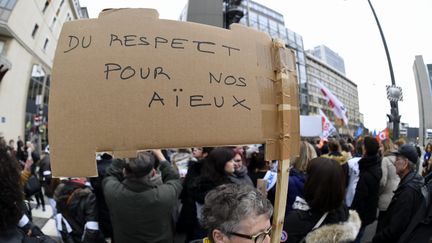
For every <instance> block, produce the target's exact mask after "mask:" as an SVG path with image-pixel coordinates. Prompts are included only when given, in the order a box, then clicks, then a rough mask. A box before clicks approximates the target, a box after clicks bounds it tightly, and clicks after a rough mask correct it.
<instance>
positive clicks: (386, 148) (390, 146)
mask: <svg viewBox="0 0 432 243" xmlns="http://www.w3.org/2000/svg"><path fill="white" fill-rule="evenodd" d="M381 144H382V145H383V148H384V151H383V154H384V155H385V154H388V153H390V152H391V151H392V150H394V145H393V143H392V141H391V140H390V139H384V140H382V141H381Z"/></svg>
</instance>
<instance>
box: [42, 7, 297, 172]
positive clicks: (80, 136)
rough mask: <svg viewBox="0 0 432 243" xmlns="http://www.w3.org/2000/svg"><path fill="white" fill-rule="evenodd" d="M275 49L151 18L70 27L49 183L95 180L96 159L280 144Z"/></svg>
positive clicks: (61, 47) (53, 102)
mask: <svg viewBox="0 0 432 243" xmlns="http://www.w3.org/2000/svg"><path fill="white" fill-rule="evenodd" d="M271 45H272V40H271V38H270V37H269V36H268V35H266V34H265V33H262V32H258V31H255V30H253V29H250V28H247V27H244V26H241V25H233V26H232V27H231V30H226V29H221V28H217V27H213V26H206V25H201V24H196V23H189V22H180V21H171V20H161V19H158V13H157V12H156V11H155V10H150V9H118V10H110V11H107V12H103V13H101V15H100V16H99V18H98V19H90V20H78V21H71V22H66V23H65V24H64V26H63V29H62V32H61V36H60V39H59V42H58V46H57V50H56V55H55V60H54V67H53V81H52V84H51V91H50V103H49V109H50V133H49V136H50V137H49V139H50V147H51V159H52V169H53V174H54V176H95V175H97V170H96V162H95V152H99V151H113V153H114V155H115V156H120V157H122V156H126V157H127V156H132V155H133V152H135V151H137V150H142V149H151V148H172V147H192V146H204V145H206V146H217V145H228V144H250V143H266V142H267V141H269V140H277V139H278V138H279V133H278V129H279V128H278V120H277V115H278V114H277V107H276V106H275V103H276V97H275V87H274V84H273V83H274V80H275V74H274V71H273V67H272V61H271ZM288 55H289V60H288V62H289V63H288V65H287V68H288V69H289V70H293V71H294V73H295V60H294V57H293V55H292V53H290V52H288ZM292 78H293V79H294V78H295V75H292ZM293 82H294V83H296V80H293ZM292 87H295V88H296V86H295V85H294V86H292ZM295 99H297V98H295ZM292 110H293V111H294V112H297V113H298V108H297V107H296V106H293V108H292ZM294 127H295V126H294ZM296 129H297V132H295V130H294V132H293V133H292V134H291V136H292V137H296V136H297V137H298V125H297V128H296Z"/></svg>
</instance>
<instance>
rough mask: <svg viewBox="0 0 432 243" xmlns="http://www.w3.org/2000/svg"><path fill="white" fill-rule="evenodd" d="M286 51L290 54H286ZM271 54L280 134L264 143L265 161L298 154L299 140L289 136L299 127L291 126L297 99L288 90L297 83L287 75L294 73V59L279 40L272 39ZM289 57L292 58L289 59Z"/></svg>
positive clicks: (296, 125) (287, 157)
mask: <svg viewBox="0 0 432 243" xmlns="http://www.w3.org/2000/svg"><path fill="white" fill-rule="evenodd" d="M288 51H290V52H291V53H288ZM271 53H272V67H273V70H274V71H275V74H274V76H275V79H274V88H275V94H276V96H277V104H276V105H277V110H278V126H279V131H280V134H279V138H278V139H277V140H276V139H269V140H267V141H266V150H265V157H266V159H267V160H269V158H277V159H278V160H286V159H289V157H290V156H292V155H293V154H292V152H294V154H297V153H298V150H299V149H296V148H297V147H299V141H300V140H299V138H298V139H296V138H295V136H291V134H295V131H294V133H292V132H293V131H291V129H292V128H293V127H298V126H299V124H292V122H295V121H296V119H295V118H296V115H295V114H298V107H296V105H297V104H296V103H297V102H294V104H292V103H291V102H292V101H295V100H296V98H297V96H292V93H294V94H296V93H297V92H296V91H294V90H290V88H296V87H295V85H291V84H290V83H291V82H297V80H291V79H292V78H294V76H291V75H289V74H288V73H289V72H295V65H294V63H295V57H294V56H293V51H292V50H287V49H286V47H285V43H284V41H282V40H281V39H273V45H272V50H271ZM290 54H291V55H290ZM290 56H291V57H292V58H289V57H290ZM290 59H293V60H290ZM292 86H294V87H292ZM296 111H297V112H296ZM297 120H298V119H297ZM297 123H298V122H297ZM290 131H291V133H290Z"/></svg>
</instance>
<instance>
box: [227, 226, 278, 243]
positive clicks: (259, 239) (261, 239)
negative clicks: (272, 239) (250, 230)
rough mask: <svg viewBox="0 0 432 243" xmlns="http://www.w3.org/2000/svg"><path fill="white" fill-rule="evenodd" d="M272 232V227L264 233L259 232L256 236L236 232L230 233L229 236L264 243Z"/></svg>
mask: <svg viewBox="0 0 432 243" xmlns="http://www.w3.org/2000/svg"><path fill="white" fill-rule="evenodd" d="M271 232H272V227H271V226H270V227H269V228H268V229H266V230H265V231H264V232H258V233H257V234H255V235H245V234H240V233H236V232H228V234H231V235H235V236H238V237H241V238H244V239H249V240H252V241H253V242H255V243H262V242H264V240H265V238H266V237H267V235H268V236H270V235H271Z"/></svg>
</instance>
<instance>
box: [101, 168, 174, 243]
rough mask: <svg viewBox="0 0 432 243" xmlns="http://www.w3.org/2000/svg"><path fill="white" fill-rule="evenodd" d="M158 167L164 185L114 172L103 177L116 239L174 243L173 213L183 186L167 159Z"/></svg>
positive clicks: (117, 240) (120, 242)
mask: <svg viewBox="0 0 432 243" xmlns="http://www.w3.org/2000/svg"><path fill="white" fill-rule="evenodd" d="M111 169H112V168H111ZM117 169H120V168H117ZM159 169H160V171H161V174H162V180H163V184H161V185H148V184H144V183H142V182H138V181H133V180H129V179H127V178H126V179H125V180H123V181H121V180H119V179H118V177H116V176H113V175H111V176H108V177H106V178H105V179H104V180H103V190H104V194H105V199H106V202H107V205H108V208H109V211H110V215H111V220H112V225H113V229H114V239H115V242H119V243H135V242H137V243H138V242H147V243H151V242H161V243H165V242H170V243H171V242H173V234H174V231H173V221H172V212H173V209H174V206H175V205H176V202H177V198H178V197H179V195H180V192H181V190H182V185H181V182H180V178H179V175H178V173H177V172H176V171H175V170H174V169H173V167H172V166H171V165H170V163H169V162H168V161H161V163H160V167H159ZM108 170H109V169H108Z"/></svg>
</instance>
